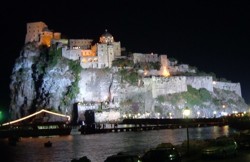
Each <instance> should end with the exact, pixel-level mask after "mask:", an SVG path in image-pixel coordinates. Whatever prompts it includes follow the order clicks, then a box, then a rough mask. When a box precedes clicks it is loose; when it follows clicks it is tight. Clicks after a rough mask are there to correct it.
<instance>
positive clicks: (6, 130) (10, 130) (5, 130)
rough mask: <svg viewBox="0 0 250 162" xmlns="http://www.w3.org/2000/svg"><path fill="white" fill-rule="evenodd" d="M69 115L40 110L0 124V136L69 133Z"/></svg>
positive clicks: (36, 135)
mask: <svg viewBox="0 0 250 162" xmlns="http://www.w3.org/2000/svg"><path fill="white" fill-rule="evenodd" d="M69 119H70V117H69V116H67V115H62V114H59V113H55V112H51V111H48V110H44V109H43V110H40V111H39V112H36V113H33V114H31V115H29V116H26V117H23V118H21V119H18V120H15V121H11V122H8V123H4V124H2V126H0V138H9V137H11V136H13V135H15V136H18V137H38V136H55V135H59V136H62V135H70V133H71V129H72V127H71V125H70V124H69Z"/></svg>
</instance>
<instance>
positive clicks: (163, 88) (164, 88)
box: [152, 76, 187, 98]
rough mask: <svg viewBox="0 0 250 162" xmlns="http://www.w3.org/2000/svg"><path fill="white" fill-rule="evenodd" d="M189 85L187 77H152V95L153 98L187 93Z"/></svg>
mask: <svg viewBox="0 0 250 162" xmlns="http://www.w3.org/2000/svg"><path fill="white" fill-rule="evenodd" d="M186 91H187V83H186V77H185V76H175V77H168V78H162V77H152V94H153V98H156V97H157V96H159V95H166V94H172V93H179V92H186Z"/></svg>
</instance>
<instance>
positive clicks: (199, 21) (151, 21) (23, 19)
mask: <svg viewBox="0 0 250 162" xmlns="http://www.w3.org/2000/svg"><path fill="white" fill-rule="evenodd" d="M138 1H139V0H131V1H125V0H113V1H108V0H105V1H100V2H99V1H97V0H95V1H92V0H89V1H85V0H81V1H75V0H71V1H67V2H66V1H62V0H60V1H56V2H55V1H53V2H52V0H51V1H47V0H43V1H31V2H29V1H22V2H15V1H14V2H12V1H8V2H7V4H1V7H0V9H1V10H0V18H1V19H0V20H1V21H0V23H1V29H2V30H1V35H0V36H1V42H2V43H1V48H0V52H1V56H2V58H1V59H0V60H1V64H0V66H1V71H0V81H1V88H0V90H1V96H0V97H1V98H0V102H1V103H8V96H9V92H8V90H9V82H10V79H9V78H10V74H11V71H12V68H13V65H14V62H15V59H16V58H17V57H18V56H19V52H20V50H21V48H22V46H23V45H24V39H25V34H26V23H28V22H35V21H43V22H45V23H46V24H47V25H48V27H49V29H53V30H54V31H58V32H61V33H62V35H64V36H66V37H67V38H89V39H94V40H95V41H97V40H98V38H99V36H100V35H101V34H102V33H103V32H104V30H105V29H108V31H109V32H110V33H111V34H112V35H113V36H114V38H115V40H116V41H120V42H121V45H122V46H123V47H125V48H126V49H127V51H131V52H142V53H151V52H153V53H158V54H167V55H168V57H172V58H176V59H177V60H178V61H179V63H186V64H189V65H191V66H196V67H197V68H198V69H199V70H201V71H205V72H208V73H209V72H213V73H215V74H216V76H217V77H219V78H226V79H227V80H231V81H232V82H239V83H241V88H242V94H243V98H244V99H245V101H246V102H247V103H250V85H249V82H250V77H249V74H250V72H249V69H250V63H249V62H250V61H249V59H248V57H249V52H250V37H249V36H250V32H249V30H250V21H249V20H250V3H249V2H247V1H245V0H244V1H241V0H235V1H232V0H201V1H198V0H197V1H192V0H188V1H187V0H185V1H184V0H183V1H178V0H175V1H174V0H172V1H167V2H165V1H159V0H154V1H139V2H138ZM38 2H39V3H38Z"/></svg>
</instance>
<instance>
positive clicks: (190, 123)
mask: <svg viewBox="0 0 250 162" xmlns="http://www.w3.org/2000/svg"><path fill="white" fill-rule="evenodd" d="M224 125H227V120H225V119H224V118H209V119H208V118H205V119H124V120H123V121H122V122H120V123H105V124H99V123H92V124H88V125H84V126H81V127H80V129H79V131H80V132H81V134H95V133H111V132H131V131H134V132H135V131H149V130H160V129H179V128H187V127H190V128H191V127H208V126H224Z"/></svg>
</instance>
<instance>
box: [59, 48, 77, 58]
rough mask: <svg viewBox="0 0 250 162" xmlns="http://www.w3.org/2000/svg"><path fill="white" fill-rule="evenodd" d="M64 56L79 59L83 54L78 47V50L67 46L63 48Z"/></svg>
mask: <svg viewBox="0 0 250 162" xmlns="http://www.w3.org/2000/svg"><path fill="white" fill-rule="evenodd" d="M62 56H63V57H65V58H67V59H70V60H74V61H75V60H79V58H80V56H81V50H80V49H77V50H71V49H67V47H64V48H62Z"/></svg>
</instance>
